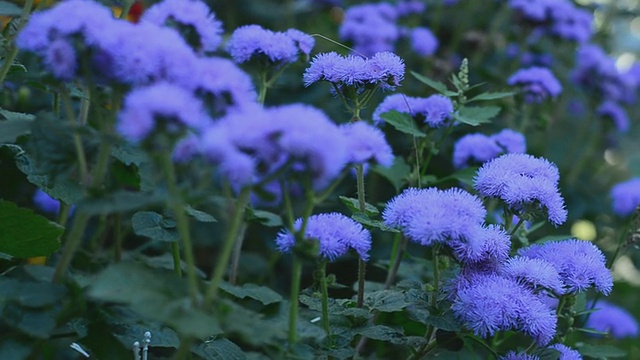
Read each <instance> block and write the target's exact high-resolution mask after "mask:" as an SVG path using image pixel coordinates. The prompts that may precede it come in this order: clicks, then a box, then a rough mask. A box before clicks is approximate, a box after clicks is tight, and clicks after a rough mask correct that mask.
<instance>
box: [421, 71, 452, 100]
mask: <svg viewBox="0 0 640 360" xmlns="http://www.w3.org/2000/svg"><path fill="white" fill-rule="evenodd" d="M411 75H413V77H415V78H416V79H418V81H420V82H421V83H423V84H425V85H427V86H429V87H431V88H432V89H434V90H436V91H437V92H439V93H440V94H442V95H444V96H449V97H450V96H456V95H457V93H456V92H454V91H450V90H447V86H446V85H445V84H443V83H441V82H439V81H435V80H431V79H429V78H428V77H426V76H423V75H420V74H418V73H417V72H414V71H412V72H411Z"/></svg>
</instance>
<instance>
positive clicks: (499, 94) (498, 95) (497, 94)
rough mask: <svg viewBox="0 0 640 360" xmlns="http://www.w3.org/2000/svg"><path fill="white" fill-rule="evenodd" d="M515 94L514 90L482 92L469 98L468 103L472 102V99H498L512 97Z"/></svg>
mask: <svg viewBox="0 0 640 360" xmlns="http://www.w3.org/2000/svg"><path fill="white" fill-rule="evenodd" d="M513 95H515V93H514V92H485V93H482V94H478V95H476V96H474V97H472V98H471V99H469V100H467V103H470V102H472V101H487V100H497V99H502V98H506V97H511V96H513Z"/></svg>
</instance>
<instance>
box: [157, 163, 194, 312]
mask: <svg viewBox="0 0 640 360" xmlns="http://www.w3.org/2000/svg"><path fill="white" fill-rule="evenodd" d="M160 161H161V162H162V168H163V169H164V174H165V176H166V177H167V187H168V190H169V207H170V208H171V212H173V216H174V218H175V220H176V226H177V228H178V234H179V235H180V240H182V244H183V245H184V246H183V248H184V257H185V260H186V262H187V282H188V284H189V295H190V297H191V302H192V303H193V304H195V303H196V302H197V300H198V294H199V290H198V282H197V277H196V264H195V257H194V256H193V245H192V243H191V230H190V228H189V218H188V217H187V214H186V213H185V211H184V203H183V200H182V194H181V193H180V189H178V182H177V180H176V170H175V167H174V165H173V160H172V159H171V153H170V152H164V153H163V154H162V155H161V156H160ZM171 250H172V253H173V267H174V270H175V271H176V274H178V275H182V274H181V273H182V270H181V269H180V267H181V262H180V246H179V244H178V243H177V242H175V243H172V244H171Z"/></svg>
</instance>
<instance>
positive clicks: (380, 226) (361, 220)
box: [351, 212, 400, 233]
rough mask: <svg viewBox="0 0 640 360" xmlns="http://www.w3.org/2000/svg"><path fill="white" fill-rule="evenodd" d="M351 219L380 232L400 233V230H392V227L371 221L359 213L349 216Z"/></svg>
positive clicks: (378, 221) (377, 221)
mask: <svg viewBox="0 0 640 360" xmlns="http://www.w3.org/2000/svg"><path fill="white" fill-rule="evenodd" d="M351 218H352V219H353V220H355V221H357V222H359V223H360V224H362V225H364V226H365V227H368V228H376V229H380V230H382V231H387V232H393V233H398V232H400V230H398V229H394V228H392V227H389V226H387V225H386V224H385V223H384V222H383V221H380V220H373V219H371V218H370V217H368V216H367V215H365V214H363V213H361V212H357V213H355V214H353V215H351Z"/></svg>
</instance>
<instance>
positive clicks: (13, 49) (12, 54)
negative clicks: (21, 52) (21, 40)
mask: <svg viewBox="0 0 640 360" xmlns="http://www.w3.org/2000/svg"><path fill="white" fill-rule="evenodd" d="M33 1H34V0H26V1H25V2H24V6H23V7H22V13H21V14H20V22H19V23H18V26H17V29H16V34H18V33H20V31H21V30H22V28H24V26H25V25H26V23H27V21H28V20H29V13H30V12H31V8H33ZM10 44H11V45H10V47H9V50H8V51H7V55H6V56H5V57H4V62H3V63H2V67H0V85H1V84H3V83H4V79H5V78H6V77H7V74H8V73H9V69H11V65H12V64H13V60H15V58H16V56H17V55H18V46H17V45H16V44H15V42H14V41H11V42H10Z"/></svg>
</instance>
